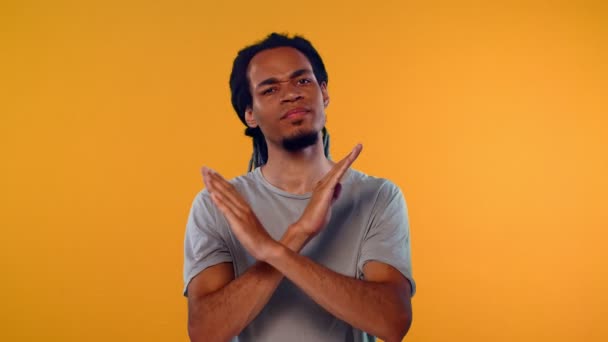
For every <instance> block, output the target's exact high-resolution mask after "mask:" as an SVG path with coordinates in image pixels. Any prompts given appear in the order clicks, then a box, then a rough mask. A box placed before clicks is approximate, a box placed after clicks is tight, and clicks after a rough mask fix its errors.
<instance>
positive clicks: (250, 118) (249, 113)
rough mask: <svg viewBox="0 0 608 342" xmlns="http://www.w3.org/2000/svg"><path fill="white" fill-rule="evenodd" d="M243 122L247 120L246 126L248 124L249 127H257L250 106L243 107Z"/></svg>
mask: <svg viewBox="0 0 608 342" xmlns="http://www.w3.org/2000/svg"><path fill="white" fill-rule="evenodd" d="M245 122H247V126H249V127H250V128H256V127H258V122H257V120H256V119H255V118H254V117H253V109H251V107H247V108H246V109H245Z"/></svg>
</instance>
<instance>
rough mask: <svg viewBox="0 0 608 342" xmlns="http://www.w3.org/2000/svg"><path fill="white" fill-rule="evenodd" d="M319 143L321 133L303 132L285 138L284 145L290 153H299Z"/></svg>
mask: <svg viewBox="0 0 608 342" xmlns="http://www.w3.org/2000/svg"><path fill="white" fill-rule="evenodd" d="M318 141H319V132H313V131H311V132H301V133H298V134H296V135H294V136H291V137H288V138H284V139H283V142H282V145H283V148H284V149H286V150H287V151H289V152H297V151H301V150H303V149H305V148H307V147H309V146H313V145H315V144H316V143H317V142H318Z"/></svg>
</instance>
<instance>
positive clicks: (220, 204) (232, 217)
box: [211, 192, 239, 222]
mask: <svg viewBox="0 0 608 342" xmlns="http://www.w3.org/2000/svg"><path fill="white" fill-rule="evenodd" d="M211 200H212V201H213V203H214V204H215V206H216V207H217V208H218V209H219V210H220V211H221V212H222V214H224V216H225V217H226V219H227V220H228V221H229V222H234V221H236V220H238V219H239V216H238V215H236V213H235V212H234V210H233V208H232V207H231V206H230V205H228V204H227V203H226V202H225V201H224V199H223V198H222V196H221V195H218V194H217V193H215V192H212V193H211Z"/></svg>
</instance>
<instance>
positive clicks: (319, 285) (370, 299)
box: [265, 245, 411, 342]
mask: <svg viewBox="0 0 608 342" xmlns="http://www.w3.org/2000/svg"><path fill="white" fill-rule="evenodd" d="M265 261H266V262H267V263H269V264H270V265H272V266H273V267H274V268H276V269H277V270H278V271H280V272H281V273H283V275H284V276H285V277H287V278H288V279H289V280H291V281H292V282H293V283H294V284H296V285H297V286H298V287H300V288H301V289H302V290H303V291H304V292H305V293H306V294H307V295H308V296H309V297H310V298H311V299H312V300H314V301H315V302H316V303H317V304H319V305H321V306H322V307H323V308H325V310H327V311H328V312H330V313H331V314H333V315H334V316H336V317H337V318H339V319H341V320H343V321H345V322H347V323H349V324H350V325H352V326H354V327H356V328H358V329H361V330H363V331H365V332H368V333H370V334H372V335H374V336H377V337H379V338H381V339H383V340H384V341H387V342H393V341H401V339H402V338H403V336H404V335H405V333H406V332H407V330H408V329H409V326H410V324H411V307H410V304H409V298H404V293H403V292H402V291H400V289H399V287H398V286H396V285H395V284H391V283H379V282H371V281H363V280H358V279H354V278H351V277H347V276H344V275H342V274H339V273H336V272H334V271H332V270H330V269H328V268H326V267H325V266H323V265H320V264H318V263H316V262H314V261H312V260H310V259H309V258H307V257H305V256H302V255H299V254H297V253H295V252H293V251H291V250H289V249H288V248H286V247H284V246H282V245H279V246H276V248H275V249H273V252H272V253H269V254H268V257H267V258H266V260H265Z"/></svg>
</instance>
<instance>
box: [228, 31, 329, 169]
mask: <svg viewBox="0 0 608 342" xmlns="http://www.w3.org/2000/svg"><path fill="white" fill-rule="evenodd" d="M327 82H328V77H327V72H326V70H325V66H324V64H323V61H322V59H321V57H320V56H319V54H318V52H317V51H316V50H315V48H314V47H313V46H312V45H311V44H310V42H309V41H307V40H306V39H304V38H302V37H298V36H295V37H293V38H289V37H287V36H285V35H280V34H276V33H272V34H270V35H269V36H268V37H267V38H266V39H264V40H263V41H261V42H258V43H256V44H254V45H251V46H248V47H246V48H244V49H242V50H241V51H240V52H239V53H238V55H237V57H236V58H235V60H234V64H233V68H232V73H231V75H230V89H231V92H232V106H233V107H234V110H235V111H236V113H237V114H238V116H239V118H240V120H241V121H242V122H243V123H244V124H245V125H247V130H246V131H245V133H246V134H247V135H249V136H251V137H253V140H254V157H253V159H254V160H252V162H253V164H254V165H251V164H250V169H251V166H253V167H257V166H259V165H262V164H264V163H266V160H267V157H268V156H267V146H266V140H268V142H269V143H271V144H273V145H277V146H282V147H283V148H284V149H287V150H290V151H297V150H299V149H302V148H304V147H307V146H310V145H312V144H315V143H316V142H317V140H318V137H319V135H320V134H319V132H320V131H321V130H323V133H324V134H323V136H324V143H325V149H326V152H325V154H326V155H328V150H329V146H328V145H329V139H328V136H327V134H326V131H325V129H324V125H325V107H327V105H328V103H329V96H328V94H327ZM256 154H257V155H256Z"/></svg>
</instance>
